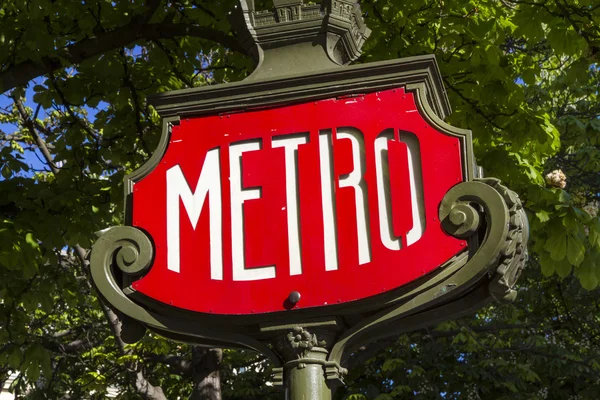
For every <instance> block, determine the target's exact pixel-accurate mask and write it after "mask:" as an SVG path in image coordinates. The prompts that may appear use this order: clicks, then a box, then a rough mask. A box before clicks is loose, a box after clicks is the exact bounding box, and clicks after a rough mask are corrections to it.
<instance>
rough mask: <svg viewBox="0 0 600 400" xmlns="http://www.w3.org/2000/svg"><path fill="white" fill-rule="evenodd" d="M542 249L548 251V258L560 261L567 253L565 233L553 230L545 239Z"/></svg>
mask: <svg viewBox="0 0 600 400" xmlns="http://www.w3.org/2000/svg"><path fill="white" fill-rule="evenodd" d="M544 250H546V251H548V252H549V253H550V258H552V259H553V260H554V261H560V260H562V259H564V258H565V256H566V255H567V235H566V234H565V233H564V232H560V231H559V232H553V234H552V236H550V238H548V240H547V241H546V245H545V246H544Z"/></svg>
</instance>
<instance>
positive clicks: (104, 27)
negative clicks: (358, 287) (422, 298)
mask: <svg viewBox="0 0 600 400" xmlns="http://www.w3.org/2000/svg"><path fill="white" fill-rule="evenodd" d="M258 3H260V4H258ZM266 3H268V2H266V1H263V2H261V1H257V6H258V8H259V9H260V7H262V8H263V9H265V8H266V7H268V4H266ZM361 3H362V8H363V11H364V12H365V19H366V22H367V24H368V25H369V27H370V28H371V29H372V30H373V34H372V35H371V37H370V38H369V40H368V41H367V43H366V44H365V48H364V52H363V56H362V58H361V60H360V62H372V61H378V60H384V59H394V58H398V57H407V56H413V55H419V54H428V53H433V54H435V55H436V57H437V59H438V62H439V64H440V69H441V71H442V75H443V77H444V83H445V86H446V89H447V91H448V95H449V97H450V101H451V104H452V106H453V108H454V113H453V114H452V115H451V116H450V118H449V121H448V122H449V123H451V124H452V125H454V126H457V127H462V128H468V129H471V130H472V131H473V135H474V144H475V155H476V157H477V160H478V163H479V164H480V165H481V166H482V167H483V168H484V170H485V172H486V174H487V175H489V176H495V177H498V178H500V179H502V180H503V181H504V182H506V183H507V185H508V186H509V187H511V188H512V189H513V190H516V191H517V192H518V193H519V194H520V196H521V198H522V200H523V202H524V204H525V206H526V209H527V212H528V215H529V221H530V224H531V235H532V238H531V245H530V250H531V262H530V265H529V268H528V271H527V275H526V276H525V279H523V282H522V283H521V286H522V287H521V297H520V298H519V300H518V301H517V302H516V303H515V304H512V305H493V306H490V307H488V308H486V309H484V310H482V311H481V312H480V313H478V314H477V315H476V316H474V317H471V318H467V319H464V320H460V321H454V322H448V323H445V324H442V325H440V326H438V327H435V328H432V329H431V330H429V331H425V332H416V333H412V334H408V335H404V336H402V337H401V338H400V339H399V340H398V341H397V342H396V341H389V342H382V343H379V344H378V345H377V346H372V347H371V348H368V349H366V350H364V351H362V352H358V353H357V354H356V355H355V357H354V359H353V360H352V361H351V362H352V367H353V368H351V371H352V372H351V376H350V378H349V386H348V388H347V389H340V390H339V391H338V393H337V396H338V397H340V398H344V397H347V398H349V399H363V398H368V399H373V398H378V399H389V398H411V397H413V396H416V397H418V398H438V397H439V396H440V393H445V396H446V398H486V399H488V398H497V399H500V398H528V399H529V398H552V399H554V398H556V399H562V398H569V396H580V397H579V398H594V394H595V393H597V392H598V390H599V388H598V380H597V378H596V376H597V375H598V369H599V364H598V363H599V362H600V358H599V356H600V354H599V353H598V348H597V343H598V340H597V339H598V334H599V332H600V331H599V329H598V328H599V327H598V300H597V298H598V289H596V288H597V286H598V283H599V280H600V266H599V265H598V262H597V261H598V259H599V258H600V219H599V218H598V216H597V210H598V205H599V201H600V199H599V198H598V196H599V193H600V175H599V172H600V120H599V119H598V117H599V115H600V106H599V104H600V103H599V102H598V92H599V89H600V76H599V75H600V70H599V69H598V65H597V62H598V58H599V56H600V28H599V27H600V3H599V2H598V1H597V0H523V1H509V0H502V1H476V0H470V1H469V0H456V1H443V0H414V1H410V2H400V1H392V0H363V1H362V2H361ZM234 6H235V1H234V0H227V1H210V2H209V1H200V0H172V1H171V0H169V1H163V0H132V1H124V0H117V1H109V0H89V1H88V0H86V1H73V0H27V1H22V0H5V1H4V2H3V3H2V5H1V6H0V89H1V91H2V92H3V93H4V94H3V95H2V96H3V97H2V100H1V101H0V143H1V144H2V147H1V148H0V172H1V176H2V178H1V180H0V193H1V194H2V195H1V196H0V216H1V219H0V381H2V379H1V378H2V376H6V374H7V373H8V371H19V372H20V375H19V377H18V379H17V380H16V381H15V383H14V390H15V391H16V392H17V393H21V394H22V395H23V396H25V393H26V392H27V393H29V394H27V396H29V397H31V398H34V397H40V398H57V399H58V398H103V397H104V395H105V393H106V391H107V388H108V387H109V386H110V385H112V386H115V387H117V388H119V389H120V390H121V393H122V395H121V397H122V398H140V397H141V398H146V399H164V398H169V399H170V398H178V397H187V396H190V394H192V396H196V398H201V397H200V396H202V393H203V392H202V391H203V390H206V386H203V382H205V381H203V380H202V379H200V378H201V377H204V376H205V375H207V371H210V370H211V368H212V370H214V369H215V365H220V367H219V368H218V369H217V370H218V371H220V376H221V382H222V384H221V387H222V392H223V395H224V396H225V397H226V398H232V399H252V398H256V399H259V398H260V399H263V398H271V397H273V398H278V397H280V396H281V394H278V393H277V392H275V391H274V390H273V389H272V388H271V387H269V386H266V385H264V384H263V382H265V381H268V380H269V369H268V364H266V363H265V361H264V360H263V359H262V358H261V356H258V355H254V354H248V353H240V352H235V351H229V350H227V351H225V352H224V354H223V355H222V356H223V361H222V362H219V360H220V357H221V356H220V355H219V354H220V353H219V352H215V351H213V352H208V351H200V350H199V349H195V350H194V351H192V349H191V348H190V347H189V346H187V345H182V344H178V343H173V342H170V341H167V340H165V339H163V338H160V337H159V336H156V335H152V334H149V335H146V337H145V338H144V339H143V340H142V341H141V342H140V343H138V344H135V345H125V344H124V342H123V341H122V340H121V338H120V335H121V332H120V326H119V324H118V320H117V319H116V318H115V315H114V313H113V312H112V311H111V310H110V309H109V308H107V307H105V306H103V305H102V304H101V303H99V301H98V300H97V298H96V297H95V296H94V290H93V288H92V287H91V283H90V279H89V272H88V266H87V264H86V262H85V253H86V250H87V249H89V247H90V245H91V243H92V242H93V240H94V236H93V232H95V231H98V230H100V229H103V228H105V227H107V226H111V225H117V224H121V223H122V211H123V209H122V207H123V202H122V192H123V190H122V189H123V188H122V184H123V178H124V175H125V174H127V173H129V172H131V171H132V170H134V169H135V168H137V167H138V166H140V165H141V164H142V163H143V162H144V161H146V160H147V159H148V158H149V156H150V155H151V154H152V151H153V149H154V148H155V147H156V144H157V142H158V138H159V134H160V129H159V126H160V119H159V117H158V115H157V114H156V112H155V111H154V109H153V108H152V107H150V106H149V105H148V104H147V103H146V101H145V99H146V97H147V96H148V95H150V94H154V93H159V92H163V91H166V90H173V89H181V88H186V87H197V86H202V85H212V84H219V83H224V82H230V81H236V80H240V79H242V78H243V77H244V76H246V75H247V74H248V73H249V72H250V71H251V69H252V65H251V63H250V60H249V58H248V57H247V55H245V54H243V52H242V50H241V48H240V47H239V46H238V44H237V41H236V37H235V33H234V32H231V27H230V25H229V22H228V20H227V17H226V16H227V13H228V12H229V11H230V10H231V9H232V8H233V7H234ZM34 157H37V158H39V160H40V161H38V160H36V159H35V158H34ZM553 171H554V172H553ZM561 173H562V175H561ZM380 348H384V350H383V352H381V353H377V352H376V351H375V350H377V349H380ZM211 357H212V361H210V360H211ZM211 362H213V363H212V364H211ZM215 363H216V364H215ZM242 371H243V372H242ZM213 395H216V394H214V393H213ZM44 396H45V397H44ZM69 396H70V397H69Z"/></svg>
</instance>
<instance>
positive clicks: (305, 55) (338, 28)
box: [232, 0, 371, 79]
mask: <svg viewBox="0 0 600 400" xmlns="http://www.w3.org/2000/svg"><path fill="white" fill-rule="evenodd" d="M273 4H274V8H273V9H272V10H262V11H257V10H255V8H254V1H252V0H240V7H238V8H237V10H236V12H235V13H233V14H232V24H233V25H234V27H236V29H237V31H238V33H239V36H240V41H241V44H242V45H243V46H244V47H245V48H246V50H247V51H248V53H250V54H251V55H252V56H253V57H254V59H255V61H256V63H257V68H256V70H255V72H254V73H253V74H252V75H251V76H250V77H249V78H247V79H257V78H268V77H274V76H277V75H288V74H295V73H308V72H312V71H319V70H323V69H327V68H334V67H336V66H341V65H346V64H348V63H350V62H352V61H354V60H356V59H357V58H358V57H359V56H360V54H361V48H362V45H363V44H364V42H365V40H366V39H367V38H368V37H369V35H370V33H371V30H370V29H369V28H367V26H366V25H365V23H364V20H363V17H362V13H361V11H360V6H359V5H358V2H357V0H324V1H323V2H322V3H321V4H310V5H306V4H304V2H303V1H302V0H273Z"/></svg>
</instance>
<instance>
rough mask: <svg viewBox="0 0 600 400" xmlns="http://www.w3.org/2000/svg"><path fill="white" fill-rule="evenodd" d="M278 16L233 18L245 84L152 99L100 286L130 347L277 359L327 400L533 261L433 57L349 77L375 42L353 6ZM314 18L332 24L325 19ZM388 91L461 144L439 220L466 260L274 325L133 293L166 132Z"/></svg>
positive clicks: (288, 381) (339, 1)
mask: <svg viewBox="0 0 600 400" xmlns="http://www.w3.org/2000/svg"><path fill="white" fill-rule="evenodd" d="M274 4H275V9H274V10H273V13H272V14H269V13H265V12H260V11H256V10H254V5H253V1H251V0H241V1H240V8H239V9H238V10H237V11H236V12H234V13H233V14H232V21H233V23H234V24H235V25H237V26H238V27H239V28H240V29H238V30H241V34H240V36H241V41H242V44H243V46H244V47H245V48H246V49H247V51H248V52H249V53H250V54H252V55H253V57H254V58H255V60H256V61H257V64H258V67H257V70H256V71H255V72H254V73H253V74H252V75H251V76H250V77H249V78H248V79H247V80H245V81H242V82H237V83H229V84H224V85H216V86H209V87H202V88H194V89H187V90H179V91H173V92H168V93H163V94H160V95H157V96H155V97H153V98H151V99H149V101H150V103H151V104H152V105H153V106H154V107H155V108H156V110H157V111H158V112H159V114H160V115H161V116H162V117H163V132H162V137H161V140H160V143H159V145H158V147H157V149H156V151H155V152H154V154H153V155H152V157H151V159H150V160H149V161H148V162H147V163H146V164H144V165H143V166H142V167H141V168H139V169H138V170H136V171H134V172H133V173H132V174H130V175H128V176H127V177H126V178H125V209H126V225H129V226H120V227H112V228H109V229H107V230H104V231H102V233H101V234H100V237H99V239H98V240H97V242H96V243H95V245H94V246H93V249H92V252H91V255H90V262H91V270H92V278H93V281H94V283H95V285H96V287H97V289H98V292H99V294H100V295H101V296H102V297H103V298H104V299H105V300H106V301H107V302H108V303H109V304H110V305H111V306H112V307H113V308H114V309H115V310H116V311H117V313H118V314H119V315H120V317H121V319H122V320H123V322H124V325H125V326H131V327H133V328H134V329H131V331H133V332H137V333H138V334H137V335H134V336H133V337H131V338H130V339H131V340H132V341H135V340H138V339H139V338H140V337H141V335H142V334H143V332H144V327H146V328H149V329H152V330H154V331H156V332H158V333H160V334H161V335H164V336H166V337H169V338H172V339H174V340H179V341H185V342H190V343H195V344H202V345H206V346H218V347H237V348H245V349H250V350H254V351H258V352H261V353H263V354H265V355H267V356H268V357H269V358H270V359H271V360H272V361H273V363H274V366H275V377H274V381H275V383H278V384H285V386H286V388H287V390H288V393H289V395H290V398H292V399H294V398H300V397H302V396H304V397H305V398H309V399H329V398H330V397H331V392H332V388H333V387H335V385H337V384H340V383H342V377H343V375H344V374H345V373H346V372H347V371H346V370H345V368H344V367H343V365H345V364H346V361H347V358H348V357H349V355H350V354H351V353H352V351H353V350H355V349H356V348H357V347H359V346H362V345H364V344H365V343H367V342H369V341H372V340H375V339H378V338H382V337H385V336H393V335H397V334H399V333H402V332H406V331H411V330H415V329H420V328H424V327H426V326H430V325H432V324H435V323H437V322H440V321H442V320H446V319H451V318H456V317H459V316H461V315H464V314H468V313H471V312H473V311H474V310H476V309H478V308H480V307H481V306H482V305H483V304H485V303H487V302H489V301H490V300H491V299H493V298H495V299H498V300H500V301H506V300H512V299H514V296H515V291H514V289H513V288H514V285H515V282H516V280H517V278H518V277H519V275H520V272H521V269H522V267H523V265H524V263H525V260H526V258H527V251H526V242H527V237H528V225H527V220H526V216H525V212H524V211H523V208H522V206H521V203H520V201H519V199H518V196H517V195H516V194H515V193H514V192H512V191H510V190H509V189H507V188H506V187H504V186H502V185H501V184H500V182H499V181H498V180H495V179H491V178H488V179H483V178H482V176H481V173H480V172H479V171H480V169H479V168H478V167H477V166H476V164H475V160H474V156H473V148H472V139H471V132H470V131H468V130H462V129H457V128H454V127H452V126H449V125H448V124H446V123H445V122H444V119H445V118H446V117H447V116H448V115H449V114H450V112H451V109H450V104H449V101H448V98H447V95H446V92H445V89H444V86H443V81H442V78H441V75H440V72H439V68H438V66H437V63H436V61H435V58H434V57H433V56H419V57H410V58H404V59H400V60H393V61H386V62H379V63H370V64H363V65H355V66H342V65H344V64H346V63H348V62H349V61H351V60H353V59H355V58H356V57H358V55H359V54H360V47H361V46H362V44H363V43H364V40H365V39H366V37H367V36H368V35H369V33H370V31H369V30H368V28H366V27H365V26H364V23H362V19H361V18H360V10H359V9H358V8H357V7H356V5H355V0H326V1H324V4H323V5H322V6H305V5H303V4H302V1H301V0H275V1H274ZM315 7H320V8H319V10H322V11H323V13H322V14H321V13H318V14H317V13H316V12H315V10H316V8H315ZM344 7H345V8H344ZM353 7H354V8H353ZM290 18H291V20H290ZM294 18H295V19H294ZM317 53H318V54H319V55H317ZM298 54H303V55H306V54H310V55H311V60H315V62H314V63H311V64H303V63H298V62H295V61H294V60H295V59H296V58H297V55H298ZM312 64H314V65H312ZM315 65H316V66H317V68H315V67H314V66H315ZM282 66H287V67H286V68H283V67H282ZM393 88H404V89H405V90H406V91H408V92H411V93H413V94H414V96H415V101H416V104H417V108H418V110H419V112H420V113H421V115H422V116H423V117H424V118H425V119H426V120H427V121H428V123H429V124H430V125H431V126H433V127H434V128H436V129H437V130H438V131H439V132H440V133H441V134H445V135H449V136H452V137H456V138H458V139H459V141H460V144H461V150H462V155H463V160H462V161H463V176H464V180H465V181H464V182H462V183H459V184H458V185H456V186H455V187H453V188H452V189H451V190H450V191H449V192H448V193H447V194H446V196H445V197H444V199H443V201H442V203H441V204H440V208H439V218H440V221H442V226H443V228H444V229H445V230H446V232H447V233H448V234H450V235H453V236H456V237H459V238H461V239H465V240H467V242H468V250H466V251H464V252H462V253H461V254H459V255H457V256H455V257H454V258H453V259H451V260H448V262H447V263H446V264H445V265H443V266H441V267H440V268H438V269H436V270H435V271H434V272H432V273H430V274H429V275H427V276H425V277H423V278H421V279H419V280H417V281H415V282H412V283H410V284H408V285H405V286H403V287H401V288H398V289H395V290H392V291H389V292H387V293H383V294H380V295H377V296H373V297H371V298H368V299H364V300H360V301H355V302H350V303H346V304H336V305H331V306H328V307H326V308H322V307H320V308H319V307H318V308H313V309H302V310H294V311H293V312H281V313H273V314H268V315H261V314H257V315H250V316H221V315H214V314H202V313H193V312H189V311H185V310H180V309H175V308H173V307H168V306H167V305H165V304H162V303H158V302H156V301H153V300H152V299H149V298H147V297H145V296H143V295H141V294H140V293H137V292H136V291H135V290H133V288H132V287H131V286H130V284H131V282H132V281H133V280H134V279H135V278H136V277H139V276H140V275H141V274H144V273H146V272H147V271H148V269H149V268H151V266H152V260H153V252H154V250H153V243H152V240H151V238H149V237H148V236H147V235H146V234H145V233H144V232H142V231H141V230H139V229H137V228H134V227H132V226H130V225H132V220H131V215H132V209H131V205H132V202H131V200H132V197H131V196H132V190H133V186H134V185H135V183H136V182H139V181H140V180H141V179H143V178H144V177H145V176H147V175H148V174H149V173H150V172H151V171H152V170H153V169H154V168H155V166H156V165H157V164H158V163H159V162H160V160H161V159H162V157H163V155H164V154H165V152H166V151H167V147H168V143H169V138H170V134H171V128H172V127H173V126H174V125H176V124H178V123H179V121H180V119H182V118H188V117H197V116H202V115H214V114H221V113H230V112H243V111H247V110H252V109H257V108H265V107H277V106H281V105H289V104H294V103H301V102H307V101H315V100H320V99H326V98H333V97H337V96H347V95H358V94H365V93H371V92H376V91H380V90H384V89H393ZM137 328H140V329H137ZM306 385H310V387H311V389H308V388H306V387H305V386H306ZM304 397H303V398H304Z"/></svg>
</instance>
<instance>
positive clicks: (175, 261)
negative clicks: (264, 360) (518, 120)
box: [133, 89, 465, 314]
mask: <svg viewBox="0 0 600 400" xmlns="http://www.w3.org/2000/svg"><path fill="white" fill-rule="evenodd" d="M462 168H463V166H462V165H461V149H460V144H459V139H457V138H455V137H451V136H448V135H445V134H442V133H441V132H439V131H437V130H436V129H435V128H434V127H432V126H431V125H430V124H428V123H427V122H426V120H425V119H424V118H423V116H422V115H421V114H420V113H419V111H418V110H417V107H416V104H415V101H414V98H413V95H412V93H405V92H404V90H402V89H398V90H388V91H384V92H379V93H372V94H367V95H364V96H358V97H349V98H341V99H330V100H324V101H318V102H310V103H304V104H298V105H291V106H284V107H279V108H272V109H266V110H258V111H249V112H244V113H238V114H228V115H219V116H208V117H200V118H192V119H186V120H182V121H181V123H180V124H179V125H178V126H174V127H173V128H172V133H171V137H170V142H169V145H168V148H167V151H166V153H165V154H164V155H163V157H162V160H161V162H160V163H159V165H158V166H157V167H156V168H155V169H154V170H153V171H152V172H151V173H150V174H149V175H148V176H146V177H145V178H144V179H142V180H141V181H139V182H137V183H135V186H134V188H133V225H134V226H136V227H139V228H141V229H143V230H145V231H146V232H147V233H148V234H149V235H150V236H151V237H152V239H153V241H154V246H155V259H154V264H153V266H152V268H151V269H150V271H149V272H148V274H147V275H145V276H144V277H142V278H140V279H139V280H137V281H135V282H134V283H133V288H134V289H135V290H137V291H138V292H140V293H142V294H144V295H146V296H148V297H150V298H152V299H155V300H157V301H159V302H162V303H165V304H167V305H171V306H174V307H178V308H182V309H186V310H190V311H195V312H204V313H214V314H253V313H267V312H276V311H284V310H286V309H289V308H290V304H289V302H286V299H287V298H288V296H289V294H290V293H291V292H293V291H297V292H299V293H300V295H301V299H300V301H299V302H298V303H296V304H295V305H294V307H293V308H295V309H298V308H307V307H322V306H327V305H331V304H338V303H345V302H349V301H354V300H360V299H364V298H367V297H370V296H373V295H376V294H380V293H382V292H386V291H389V290H392V289H395V288H398V287H400V286H402V285H405V284H407V283H409V282H411V281H413V280H415V279H417V278H419V277H421V276H423V275H425V274H427V273H429V272H431V271H433V270H435V269H436V268H438V267H439V266H440V265H441V264H443V263H444V262H445V261H447V260H448V259H450V258H451V257H452V256H454V255H455V254H457V253H458V252H460V251H461V250H462V249H464V246H465V243H464V242H463V241H461V240H458V239H456V238H453V237H451V236H449V235H447V234H446V233H445V232H443V230H442V228H441V225H440V222H439V221H438V207H439V203H440V201H441V199H442V198H443V196H444V194H445V193H446V192H447V191H448V190H449V189H450V188H451V187H452V186H454V185H455V184H457V183H458V182H461V181H462V180H463V175H462Z"/></svg>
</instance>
